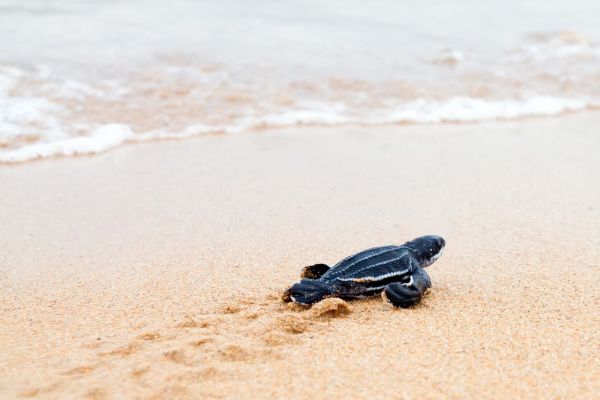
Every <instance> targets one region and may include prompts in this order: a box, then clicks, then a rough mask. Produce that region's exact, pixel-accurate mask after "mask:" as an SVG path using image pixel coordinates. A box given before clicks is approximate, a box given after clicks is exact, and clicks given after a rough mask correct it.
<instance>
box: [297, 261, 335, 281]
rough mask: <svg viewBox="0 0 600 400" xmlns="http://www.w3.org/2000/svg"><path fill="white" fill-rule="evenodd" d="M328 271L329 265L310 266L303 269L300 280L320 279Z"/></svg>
mask: <svg viewBox="0 0 600 400" xmlns="http://www.w3.org/2000/svg"><path fill="white" fill-rule="evenodd" d="M327 271H329V265H325V264H315V265H309V266H308V267H304V268H302V272H301V273H300V278H304V279H319V278H320V277H322V276H323V274H325V272H327Z"/></svg>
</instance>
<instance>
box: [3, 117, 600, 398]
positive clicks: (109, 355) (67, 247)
mask: <svg viewBox="0 0 600 400" xmlns="http://www.w3.org/2000/svg"><path fill="white" fill-rule="evenodd" d="M599 124H600V115H599V114H598V113H594V112H590V113H577V114H573V115H567V116H561V117H558V118H543V119H533V120H527V121H503V122H486V123H479V124H477V123H476V124H465V125H453V124H444V125H404V126H400V127H398V126H385V127H360V126H350V127H329V128H322V127H300V128H285V129H280V130H278V129H275V130H269V131H261V132H259V133H258V134H254V133H246V134H243V135H224V136H219V137H218V138H215V137H201V138H190V139H186V140H184V141H180V140H177V141H161V142H148V143H140V144H139V145H137V146H121V147H120V148H117V149H114V150H111V151H109V152H105V153H102V154H99V155H96V156H94V157H76V158H62V159H48V160H44V162H34V163H25V164H19V165H16V166H14V167H12V168H5V167H6V166H5V165H2V166H0V182H1V185H2V189H3V190H2V191H3V193H4V194H3V196H0V220H2V221H3V224H2V226H1V227H0V240H1V241H2V243H5V248H4V249H3V251H2V253H1V254H0V265H2V269H1V270H0V285H1V286H2V288H3V289H2V290H1V291H0V302H1V303H2V304H4V305H5V306H4V307H3V308H2V310H1V314H0V321H1V322H2V323H1V324H0V344H1V345H2V347H3V348H4V349H5V361H4V362H3V363H0V397H8V398H64V397H66V396H69V397H77V398H82V397H88V398H99V399H100V398H123V397H142V398H153V397H155V398H164V397H170V398H254V397H267V396H277V397H282V396H287V397H291V398H299V399H303V398H342V397H348V396H350V395H352V396H356V397H369V396H374V395H375V394H376V395H377V396H381V397H394V396H396V397H405V398H413V397H417V396H418V397H421V398H471V397H475V398H498V397H521V398H548V397H552V398H569V397H577V398H591V397H593V395H594V394H595V393H598V392H599V391H600V383H599V381H598V380H597V379H596V377H597V376H598V373H599V372H600V359H599V358H598V354H597V349H598V348H599V347H600V334H599V333H598V332H600V329H599V328H600V318H599V317H598V312H597V310H598V305H600V285H599V283H600V240H599V239H598V238H600V207H598V206H597V205H598V204H600V185H598V184H597V183H598V182H599V181H600V158H599V157H598V154H597V149H598V147H599V145H600V137H598V135H597V127H598V126H600V125H599ZM423 234H440V235H442V236H444V238H446V240H447V243H448V244H447V246H446V249H445V254H444V255H443V256H442V257H441V258H440V260H438V261H437V262H436V263H435V264H434V265H432V266H431V267H430V268H428V273H429V274H430V276H431V279H432V281H433V288H432V290H431V292H430V293H429V294H428V295H427V296H426V297H425V299H424V300H423V302H422V304H420V305H418V306H417V307H414V308H411V309H408V310H393V309H391V308H390V307H388V306H387V305H386V304H384V303H383V302H382V300H381V298H380V297H375V298H372V299H367V300H364V301H352V302H348V304H349V306H350V308H351V312H350V313H348V314H343V313H339V310H338V309H337V308H335V307H336V306H335V304H327V303H326V304H325V305H323V306H321V309H319V308H318V307H317V308H316V309H315V310H302V309H299V308H297V307H290V306H286V305H283V304H282V303H281V302H280V301H279V298H278V296H279V295H280V293H281V291H282V290H283V289H285V288H286V287H287V286H288V285H290V284H291V283H293V282H294V281H295V280H297V279H298V273H299V270H300V269H301V267H302V266H304V265H308V264H311V263H316V262H325V263H329V264H330V263H335V262H336V261H338V260H340V259H342V258H344V257H345V256H347V255H350V254H351V253H353V252H356V251H359V250H362V249H365V248H368V247H371V246H377V245H383V244H389V243H401V242H404V241H407V240H410V239H413V238H414V237H417V236H420V235H423ZM328 307H331V308H328ZM2 364H4V365H2ZM107 382H110V383H107ZM484 390H485V391H484Z"/></svg>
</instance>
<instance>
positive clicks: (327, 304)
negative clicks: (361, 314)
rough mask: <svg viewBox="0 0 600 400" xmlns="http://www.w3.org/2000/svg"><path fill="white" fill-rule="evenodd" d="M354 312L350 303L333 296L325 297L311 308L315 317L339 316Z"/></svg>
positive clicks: (311, 312) (312, 315)
mask: <svg viewBox="0 0 600 400" xmlns="http://www.w3.org/2000/svg"><path fill="white" fill-rule="evenodd" d="M351 312H352V308H351V307H350V305H349V304H348V303H347V302H345V301H344V300H342V299H338V298H331V299H325V300H323V301H321V302H319V303H317V304H315V305H314V306H312V308H311V310H310V314H311V317H313V318H337V317H341V316H344V315H347V314H350V313H351Z"/></svg>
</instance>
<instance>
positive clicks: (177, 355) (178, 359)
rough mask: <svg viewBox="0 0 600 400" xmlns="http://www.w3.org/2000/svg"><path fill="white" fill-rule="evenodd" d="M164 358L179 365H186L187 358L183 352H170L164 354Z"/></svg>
mask: <svg viewBox="0 0 600 400" xmlns="http://www.w3.org/2000/svg"><path fill="white" fill-rule="evenodd" d="M163 356H164V357H165V358H166V359H167V360H170V361H173V362H175V363H177V364H185V363H186V357H185V354H184V353H183V351H181V350H170V351H166V352H164V353H163Z"/></svg>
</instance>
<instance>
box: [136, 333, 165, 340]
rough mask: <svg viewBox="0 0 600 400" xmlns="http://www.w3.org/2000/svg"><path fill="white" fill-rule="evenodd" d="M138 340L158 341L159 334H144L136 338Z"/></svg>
mask: <svg viewBox="0 0 600 400" xmlns="http://www.w3.org/2000/svg"><path fill="white" fill-rule="evenodd" d="M138 339H142V340H158V339H160V333H158V332H146V333H143V334H141V335H139V336H138Z"/></svg>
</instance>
